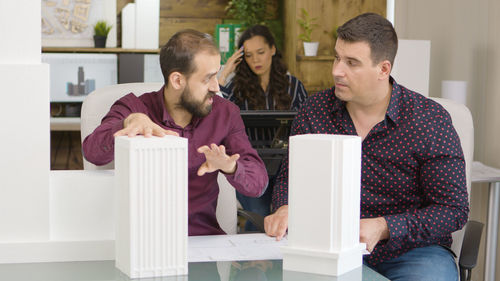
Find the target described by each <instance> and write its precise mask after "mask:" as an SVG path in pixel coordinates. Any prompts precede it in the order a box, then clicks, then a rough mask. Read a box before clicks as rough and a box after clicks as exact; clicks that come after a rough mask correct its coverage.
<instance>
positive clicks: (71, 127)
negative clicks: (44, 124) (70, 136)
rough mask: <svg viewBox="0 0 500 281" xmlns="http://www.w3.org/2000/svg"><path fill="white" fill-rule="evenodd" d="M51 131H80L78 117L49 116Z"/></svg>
mask: <svg viewBox="0 0 500 281" xmlns="http://www.w3.org/2000/svg"><path fill="white" fill-rule="evenodd" d="M50 130H51V131H80V117H50Z"/></svg>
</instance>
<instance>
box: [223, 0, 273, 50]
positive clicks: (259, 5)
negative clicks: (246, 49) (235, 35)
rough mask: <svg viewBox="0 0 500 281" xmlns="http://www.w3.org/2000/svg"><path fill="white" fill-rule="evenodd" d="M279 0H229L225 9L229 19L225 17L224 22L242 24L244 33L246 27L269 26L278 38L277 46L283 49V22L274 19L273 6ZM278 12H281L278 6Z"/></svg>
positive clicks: (241, 30)
mask: <svg viewBox="0 0 500 281" xmlns="http://www.w3.org/2000/svg"><path fill="white" fill-rule="evenodd" d="M273 3H275V4H276V5H278V2H277V1H269V0H229V1H228V3H227V6H226V8H225V11H226V13H227V15H228V17H229V18H228V19H224V23H236V24H241V29H240V33H243V31H245V29H246V28H248V27H250V26H253V25H256V24H261V25H265V26H267V27H268V28H269V29H270V30H271V32H272V33H273V36H274V39H275V40H276V47H277V48H278V49H280V50H282V49H283V24H282V23H281V20H278V19H272V18H273V17H274V12H272V10H274V8H273V7H272V6H271V5H273ZM276 10H277V11H276V13H278V12H279V10H278V8H277V7H276ZM278 16H279V15H278Z"/></svg>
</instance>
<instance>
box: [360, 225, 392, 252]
mask: <svg viewBox="0 0 500 281" xmlns="http://www.w3.org/2000/svg"><path fill="white" fill-rule="evenodd" d="M389 236H390V235H389V228H388V227H387V222H386V221H385V218H384V217H378V218H369V219H361V220H360V222H359V242H361V243H366V249H367V250H368V252H370V253H371V252H372V251H373V249H374V248H375V246H376V245H377V243H378V242H379V241H380V240H385V239H389Z"/></svg>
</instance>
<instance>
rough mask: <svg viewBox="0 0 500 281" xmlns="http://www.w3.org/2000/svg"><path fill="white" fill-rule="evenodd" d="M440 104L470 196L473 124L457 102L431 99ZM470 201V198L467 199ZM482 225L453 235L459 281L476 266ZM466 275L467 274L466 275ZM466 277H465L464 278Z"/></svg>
mask: <svg viewBox="0 0 500 281" xmlns="http://www.w3.org/2000/svg"><path fill="white" fill-rule="evenodd" d="M431 99H432V100H434V101H436V102H438V103H439V104H441V105H442V106H443V107H444V108H445V109H446V110H447V111H448V113H449V114H450V116H451V120H452V122H453V127H455V130H456V131H457V134H458V137H459V138H460V143H461V144H462V150H463V152H464V157H465V165H466V166H465V168H466V177H467V179H466V181H467V191H468V193H469V196H470V189H471V172H472V160H473V154H474V124H473V122H472V115H471V113H470V111H469V109H468V108H467V107H466V106H465V105H463V104H459V103H457V102H454V101H452V100H448V99H442V98H431ZM469 199H470V198H469ZM482 228H483V224H481V223H479V222H475V221H469V222H468V223H467V225H466V227H464V228H463V229H462V230H459V231H456V232H454V233H453V244H452V246H451V248H452V250H453V252H455V253H457V254H459V259H458V264H459V269H460V280H462V281H464V280H470V271H471V270H472V268H473V267H475V265H476V261H477V253H478V251H479V242H480V240H481V233H482ZM466 273H467V274H466ZM466 276H467V277H466Z"/></svg>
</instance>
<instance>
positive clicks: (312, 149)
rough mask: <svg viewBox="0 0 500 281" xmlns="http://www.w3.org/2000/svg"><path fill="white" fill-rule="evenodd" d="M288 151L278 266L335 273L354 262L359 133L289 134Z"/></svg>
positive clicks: (358, 251)
mask: <svg viewBox="0 0 500 281" xmlns="http://www.w3.org/2000/svg"><path fill="white" fill-rule="evenodd" d="M289 155H290V162H289V163H290V166H289V168H290V169H289V177H290V178H289V190H288V206H289V207H288V208H289V209H288V213H289V217H288V225H289V226H288V246H286V247H283V248H282V253H283V269H284V270H291V271H300V272H308V273H316V274H324V275H333V276H337V275H341V274H343V273H346V272H348V271H351V270H353V269H355V268H358V267H360V266H361V265H362V251H363V250H364V249H365V244H362V243H359V216H360V192H361V191H360V183H361V138H359V137H357V136H344V135H298V136H293V137H290V154H289Z"/></svg>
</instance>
